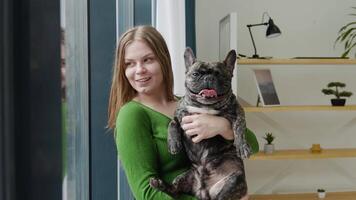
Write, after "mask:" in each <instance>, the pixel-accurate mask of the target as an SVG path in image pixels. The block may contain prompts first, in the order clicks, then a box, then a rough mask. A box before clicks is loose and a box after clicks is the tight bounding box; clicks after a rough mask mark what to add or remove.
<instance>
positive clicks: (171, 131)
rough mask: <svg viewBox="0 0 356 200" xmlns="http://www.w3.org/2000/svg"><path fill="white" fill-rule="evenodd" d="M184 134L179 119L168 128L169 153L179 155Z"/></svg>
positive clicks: (173, 121) (175, 119)
mask: <svg viewBox="0 0 356 200" xmlns="http://www.w3.org/2000/svg"><path fill="white" fill-rule="evenodd" d="M182 147H183V146H182V133H181V127H180V124H179V121H178V119H177V117H175V118H174V120H172V121H171V122H170V123H169V126H168V151H169V152H170V153H171V154H177V153H179V152H180V151H181V150H182Z"/></svg>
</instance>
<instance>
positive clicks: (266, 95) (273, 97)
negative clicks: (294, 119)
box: [253, 69, 280, 106]
mask: <svg viewBox="0 0 356 200" xmlns="http://www.w3.org/2000/svg"><path fill="white" fill-rule="evenodd" d="M253 71H254V74H255V80H256V85H257V90H258V95H259V100H260V102H261V103H262V106H279V105H280V101H279V98H278V94H277V91H276V88H275V86H274V83H273V78H272V74H271V70H269V69H254V70H253ZM257 104H258V103H257Z"/></svg>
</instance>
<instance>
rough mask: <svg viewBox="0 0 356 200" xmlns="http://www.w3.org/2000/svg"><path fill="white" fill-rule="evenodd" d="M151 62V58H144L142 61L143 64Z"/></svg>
mask: <svg viewBox="0 0 356 200" xmlns="http://www.w3.org/2000/svg"><path fill="white" fill-rule="evenodd" d="M152 61H153V58H145V59H144V60H143V62H145V63H150V62H152Z"/></svg>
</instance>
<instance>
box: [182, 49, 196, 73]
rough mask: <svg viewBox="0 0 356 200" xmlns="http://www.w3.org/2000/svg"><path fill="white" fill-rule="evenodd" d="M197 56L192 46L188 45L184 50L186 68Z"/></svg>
mask: <svg viewBox="0 0 356 200" xmlns="http://www.w3.org/2000/svg"><path fill="white" fill-rule="evenodd" d="M195 60H196V59H195V56H194V53H193V50H192V49H191V48H190V47H187V48H186V49H185V52H184V61H185V68H186V69H188V68H189V67H190V66H192V65H193V64H194V63H195Z"/></svg>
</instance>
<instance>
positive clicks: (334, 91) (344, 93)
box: [321, 82, 352, 99]
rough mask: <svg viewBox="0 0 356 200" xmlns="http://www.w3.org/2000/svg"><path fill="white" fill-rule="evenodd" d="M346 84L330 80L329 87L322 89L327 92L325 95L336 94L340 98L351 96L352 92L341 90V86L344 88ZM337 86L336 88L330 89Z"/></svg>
mask: <svg viewBox="0 0 356 200" xmlns="http://www.w3.org/2000/svg"><path fill="white" fill-rule="evenodd" d="M345 86H346V84H345V83H341V82H330V83H329V84H328V89H322V90H321V91H322V92H323V93H324V94H325V95H335V97H336V98H337V99H340V97H350V96H351V95H352V92H348V91H341V92H340V91H339V88H344V87H345ZM333 87H335V89H330V88H333Z"/></svg>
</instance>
